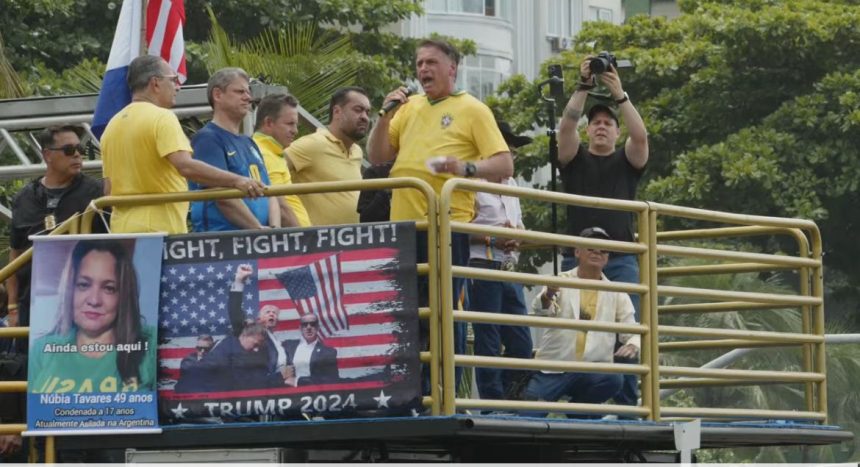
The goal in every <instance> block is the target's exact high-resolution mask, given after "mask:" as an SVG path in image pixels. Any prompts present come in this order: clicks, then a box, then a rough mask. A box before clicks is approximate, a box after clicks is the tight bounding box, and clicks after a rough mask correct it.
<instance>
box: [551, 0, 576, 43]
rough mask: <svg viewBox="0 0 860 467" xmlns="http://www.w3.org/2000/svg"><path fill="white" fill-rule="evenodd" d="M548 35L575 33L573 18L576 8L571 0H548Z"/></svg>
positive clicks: (563, 35)
mask: <svg viewBox="0 0 860 467" xmlns="http://www.w3.org/2000/svg"><path fill="white" fill-rule="evenodd" d="M546 1H547V10H546V35H547V36H552V37H569V36H571V35H572V34H573V31H572V29H573V28H572V26H571V25H572V24H573V21H572V18H571V15H572V14H573V10H574V8H573V7H572V5H571V0H546Z"/></svg>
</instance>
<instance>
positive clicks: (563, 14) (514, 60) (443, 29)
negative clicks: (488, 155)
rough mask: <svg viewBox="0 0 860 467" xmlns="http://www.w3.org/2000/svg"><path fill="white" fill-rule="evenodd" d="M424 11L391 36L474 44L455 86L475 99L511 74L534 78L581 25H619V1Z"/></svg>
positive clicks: (445, 2) (434, 6) (495, 1)
mask: <svg viewBox="0 0 860 467" xmlns="http://www.w3.org/2000/svg"><path fill="white" fill-rule="evenodd" d="M424 10H425V14H424V15H423V16H420V17H418V16H413V17H412V18H410V19H409V20H406V21H402V22H400V23H398V24H396V25H394V26H393V28H392V31H393V32H395V33H397V34H399V35H402V36H404V37H427V36H428V35H430V34H431V33H434V32H435V33H438V34H442V35H446V36H450V37H456V38H458V39H471V40H472V41H474V42H475V43H476V44H477V46H478V52H477V54H476V55H473V56H469V57H466V58H465V59H464V60H463V63H461V64H460V74H459V76H458V84H459V86H460V87H461V88H463V89H465V90H467V91H469V93H470V94H472V95H474V96H476V97H478V98H479V99H484V98H486V97H487V96H489V95H491V94H492V93H493V92H494V91H495V89H496V88H497V87H498V85H499V83H501V82H502V81H504V80H505V79H507V78H509V77H510V76H511V75H513V74H516V73H522V74H523V75H525V76H526V78H528V79H530V80H531V79H534V78H536V77H537V76H538V75H539V74H540V66H541V64H542V63H543V62H544V61H545V60H546V59H548V58H549V57H551V56H552V55H554V54H557V53H559V52H560V51H562V50H564V49H567V48H569V47H570V45H571V40H572V38H573V36H575V35H576V34H577V33H578V32H579V31H580V29H582V23H583V22H586V21H597V20H602V21H609V22H612V23H615V24H620V23H622V22H623V21H624V11H623V8H622V1H621V0H424Z"/></svg>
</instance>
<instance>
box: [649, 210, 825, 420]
mask: <svg viewBox="0 0 860 467" xmlns="http://www.w3.org/2000/svg"><path fill="white" fill-rule="evenodd" d="M650 205H651V209H652V212H653V213H654V218H655V220H656V219H657V216H672V217H676V218H682V219H693V220H699V221H711V222H713V221H716V222H721V223H728V224H736V225H734V226H731V227H716V228H709V229H695V230H679V231H667V232H660V233H659V234H658V239H659V240H661V241H695V240H703V239H708V240H712V241H713V240H720V239H736V238H738V237H749V236H764V235H766V236H773V235H780V236H788V237H789V238H791V239H792V240H793V241H794V243H795V244H796V248H797V256H794V257H792V256H784V255H762V254H757V253H745V252H734V251H722V250H710V251H708V252H703V251H701V249H697V248H688V247H682V246H658V248H657V252H658V254H660V255H664V256H676V255H684V256H689V257H695V258H706V259H710V260H719V261H726V263H722V264H708V265H695V266H682V267H666V268H660V269H659V272H658V274H660V275H661V276H663V277H677V276H683V275H703V274H706V275H716V274H730V273H731V274H736V273H747V272H768V271H784V270H789V271H797V274H798V284H799V285H798V292H797V294H773V293H769V294H765V293H750V292H737V291H723V290H710V289H695V290H678V288H676V287H672V286H665V285H661V286H658V293H660V294H663V295H665V296H676V297H680V296H686V297H695V298H698V299H703V300H716V301H704V302H698V303H687V304H667V305H662V306H660V307H659V309H658V311H659V313H660V314H679V313H718V312H727V311H738V312H752V311H755V312H757V313H765V312H771V313H780V312H784V311H783V310H781V309H784V308H789V309H793V308H799V309H800V316H801V329H800V330H799V331H800V332H794V333H791V332H768V331H749V330H710V329H709V330H702V329H689V328H684V327H676V326H673V327H669V326H665V327H664V326H660V333H661V334H662V335H673V336H684V337H696V338H699V339H694V340H682V341H674V342H663V343H661V344H660V346H659V349H660V350H661V351H684V350H700V349H718V348H727V347H729V348H754V347H797V346H800V348H801V369H802V371H801V372H795V373H787V372H768V371H743V370H704V369H701V368H677V367H676V368H671V369H670V371H669V372H665V371H664V374H665V375H666V376H676V377H678V378H677V379H671V380H663V381H660V384H661V386H662V387H664V388H684V387H687V388H702V387H715V386H731V385H733V386H739V385H750V384H754V385H768V384H780V383H802V384H803V387H804V402H805V403H804V405H805V409H806V410H805V411H794V410H792V411H780V410H762V409H741V410H731V409H720V411H719V413H713V411H712V410H711V409H707V408H691V409H670V410H669V411H668V414H671V415H675V416H695V415H699V416H723V417H725V416H742V417H764V418H791V419H809V420H817V421H822V422H826V421H827V381H826V380H827V379H826V373H825V372H826V367H825V361H824V357H825V349H824V305H823V298H822V294H823V273H822V261H821V251H822V245H821V236H820V233H819V230H818V227H817V226H816V225H815V223H814V222H811V221H808V220H802V219H783V218H774V217H765V216H748V215H739V214H732V213H721V212H714V211H705V210H701V209H691V208H681V207H678V206H669V205H664V204H658V203H650ZM810 244H811V249H810ZM742 261H748V262H742ZM774 309H775V310H774ZM768 310H773V311H768Z"/></svg>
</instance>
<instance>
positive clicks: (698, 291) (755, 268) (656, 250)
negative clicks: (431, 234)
mask: <svg viewBox="0 0 860 467" xmlns="http://www.w3.org/2000/svg"><path fill="white" fill-rule="evenodd" d="M456 190H461V191H471V192H487V193H493V194H498V195H508V196H516V197H519V198H528V199H532V200H538V201H543V202H548V203H557V204H568V205H577V206H586V207H593V208H603V209H615V210H624V211H628V212H634V213H636V214H637V216H638V224H637V225H638V241H637V242H636V243H624V242H613V241H604V240H595V239H584V238H580V237H576V236H568V235H558V234H554V233H544V232H530V231H522V230H515V229H507V228H501V227H489V226H481V225H476V224H470V223H462V222H454V221H451V220H450V218H449V216H448V212H449V210H450V202H451V201H450V200H451V195H452V193H453V192H454V191H456ZM660 216H673V217H681V218H685V219H693V220H697V221H705V222H709V223H715V222H716V223H723V224H736V225H732V226H729V227H714V228H707V229H697V230H682V231H667V232H658V231H657V226H658V225H660V223H659V222H660V220H661V219H660ZM439 229H440V233H439V235H440V238H441V239H442V242H443V244H445V243H446V242H450V238H451V234H452V233H453V232H461V233H468V234H474V235H491V236H497V237H503V238H513V239H517V240H521V241H528V242H532V244H535V243H537V244H540V245H541V246H544V247H545V246H547V245H558V246H563V247H571V246H579V247H592V248H594V247H596V248H601V249H607V250H612V251H616V252H624V253H634V254H637V255H638V258H639V264H640V284H638V285H635V284H621V283H614V284H599V281H584V280H581V279H567V278H558V277H548V276H545V275H534V274H524V273H516V272H503V271H494V270H486V269H477V268H468V267H457V266H453V267H452V266H451V254H450V251H446V249H443V250H442V251H440V266H441V269H440V271H439V274H440V287H441V292H442V297H441V301H440V306H441V308H442V311H441V317H442V332H443V336H442V337H443V347H442V351H443V356H442V363H443V375H442V380H443V384H444V391H443V412H444V413H446V414H452V413H455V412H456V411H457V409H464V408H480V409H508V410H510V409H514V410H558V411H577V412H587V413H616V414H625V415H647V416H648V418H650V419H653V420H660V419H661V418H663V416H665V417H669V418H677V417H702V418H711V417H716V418H729V419H731V418H744V419H748V418H789V419H807V420H814V421H822V422H824V421H826V419H827V405H826V404H827V399H826V375H825V367H824V332H823V331H824V328H823V299H822V274H821V267H822V263H821V239H820V234H819V232H818V229H817V227H816V225H815V224H814V223H813V222H811V221H806V220H801V219H783V218H774V217H765V216H747V215H738V214H732V213H724V212H716V211H706V210H701V209H690V208H683V207H677V206H669V205H663V204H659V203H637V202H629V201H620V200H607V199H600V198H589V197H582V196H573V195H566V194H560V193H551V192H549V193H548V192H545V191H538V190H532V189H528V188H519V187H509V186H504V185H500V184H490V183H485V182H478V181H470V180H464V179H451V180H450V181H448V182H447V183H446V184H445V186H444V188H443V190H442V193H441V196H440V223H439ZM761 235H788V236H789V237H791V238H792V239H794V241H795V243H796V244H797V249H798V255H797V256H786V255H782V254H779V255H774V254H762V253H750V252H741V251H731V250H719V249H714V248H703V247H700V246H683V245H677V244H668V243H667V242H676V241H683V240H703V239H712V240H713V239H726V238H734V237H745V236H761ZM810 244H811V245H812V247H811V249H810ZM665 257H682V258H697V259H704V260H708V261H712V262H717V261H718V262H721V263H720V264H705V265H694V266H669V267H658V260H659V259H661V258H665ZM780 270H788V271H797V272H798V276H799V279H800V287H799V288H800V290H799V292H798V293H797V294H781V293H762V292H745V291H734V290H717V289H710V288H695V287H680V286H672V285H664V284H661V283H660V281H659V279H661V278H662V277H666V278H671V277H681V276H701V275H716V274H735V273H747V272H765V271H780ZM455 276H456V277H461V278H475V279H484V280H496V281H510V282H517V283H522V284H528V285H552V286H557V287H576V288H582V289H598V290H607V291H615V292H626V293H639V294H641V324H640V325H637V326H630V325H620V324H614V323H609V324H603V325H601V326H600V327H597V326H596V325H595V324H596V323H590V322H580V321H577V320H561V319H555V318H543V317H534V316H528V317H522V316H511V315H504V314H494V313H479V312H473V311H456V310H454V308H453V301H452V299H451V294H452V292H451V290H450V287H451V283H452V278H453V277H455ZM595 282H598V283H595ZM669 298H672V299H675V298H683V299H688V300H693V301H698V302H696V303H682V304H675V303H669V304H661V302H664V301H667V299H669ZM774 308H800V309H801V317H802V326H801V329H800V330H797V332H786V331H781V332H778V331H750V330H745V329H703V328H696V327H690V326H667V325H662V324H660V322H659V314H661V313H671V314H679V313H711V312H724V311H735V310H771V309H774ZM760 312H763V311H760ZM455 321H460V322H472V323H493V324H502V325H504V324H507V325H521V326H536V327H553V328H565V329H578V330H601V331H608V332H613V331H614V332H628V333H638V334H641V335H642V337H643V339H642V352H641V362H642V364H641V365H619V364H594V363H583V362H579V363H572V362H570V363H560V362H550V361H539V360H522V359H510V358H493V357H475V356H467V355H456V354H455V353H454V331H453V329H454V322H455ZM637 327H638V329H637ZM673 337H682V338H685V339H687V340H681V341H665V339H664V338H673ZM690 338H692V339H690ZM774 346H782V347H785V346H799V347H800V348H801V349H802V371H800V372H792V371H778V370H745V369H726V368H688V367H678V366H668V365H661V359H660V352H661V351H683V350H698V349H715V348H727V347H732V348H735V347H750V348H754V347H774ZM456 366H464V367H474V366H482V367H495V368H511V369H543V370H555V371H590V372H604V373H627V374H638V375H640V376H641V378H642V379H641V384H640V389H641V394H642V403H641V406H640V407H634V408H631V407H627V406H617V405H608V404H599V405H593V404H591V405H589V404H570V403H559V402H553V403H550V402H532V401H502V400H474V399H467V398H456V397H455V395H454V394H455V393H454V391H455V388H454V384H455V377H454V375H455V371H454V368H455V367H456ZM768 384H803V385H804V389H805V392H804V399H805V410H766V409H746V408H734V407H719V408H711V407H691V408H687V407H685V408H677V407H666V406H663V405H661V404H660V401H659V394H660V389H661V387H665V388H705V387H720V386H730V385H733V386H743V385H768Z"/></svg>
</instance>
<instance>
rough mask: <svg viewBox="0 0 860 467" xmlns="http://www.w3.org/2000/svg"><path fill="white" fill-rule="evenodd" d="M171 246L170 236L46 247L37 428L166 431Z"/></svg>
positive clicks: (70, 241)
mask: <svg viewBox="0 0 860 467" xmlns="http://www.w3.org/2000/svg"><path fill="white" fill-rule="evenodd" d="M162 247H163V236H161V235H139V236H133V237H131V236H117V235H86V236H62V237H59V236H58V237H39V238H38V239H37V240H36V242H35V243H34V252H33V276H32V277H33V284H32V287H31V290H32V297H31V298H32V304H33V305H32V319H31V323H32V324H31V327H30V361H29V369H28V370H29V371H28V386H27V387H28V396H27V415H28V416H27V422H28V430H30V431H39V432H40V434H44V432H45V431H50V432H57V433H58V434H59V433H65V434H71V433H81V432H82V431H83V432H93V431H94V430H95V431H99V432H103V431H104V432H115V431H122V432H128V431H129V430H133V431H135V432H140V431H141V430H144V431H147V432H150V431H153V430H155V431H157V430H158V420H157V399H156V391H155V380H156V371H157V366H156V365H157V363H156V347H157V319H158V315H157V313H158V293H159V277H160V274H161V251H162Z"/></svg>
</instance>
